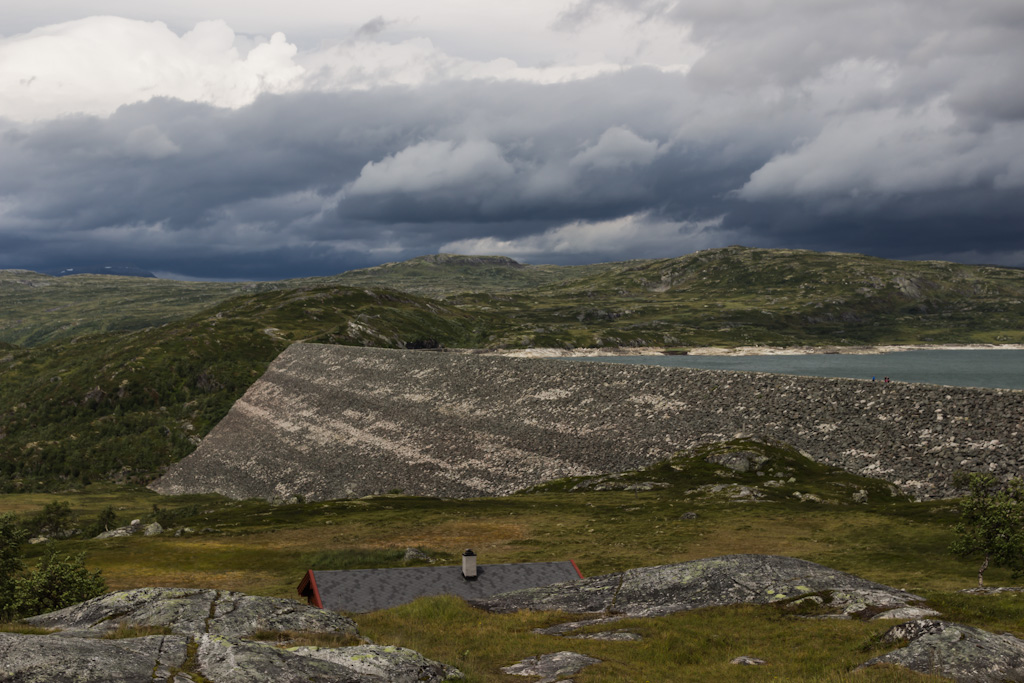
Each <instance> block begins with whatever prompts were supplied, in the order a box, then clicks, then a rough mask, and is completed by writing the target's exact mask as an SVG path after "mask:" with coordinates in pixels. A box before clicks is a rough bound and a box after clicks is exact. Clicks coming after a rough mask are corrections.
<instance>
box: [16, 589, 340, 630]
mask: <svg viewBox="0 0 1024 683" xmlns="http://www.w3.org/2000/svg"><path fill="white" fill-rule="evenodd" d="M25 621H27V622H28V623H29V624H32V625H33V626H41V627H43V628H58V629H61V631H62V632H63V633H64V634H65V635H82V636H101V635H103V634H105V633H108V632H110V631H114V630H116V629H117V628H118V626H119V625H120V624H122V623H126V624H132V625H135V626H157V627H165V628H168V629H170V631H171V633H180V634H185V635H188V634H193V633H211V634H218V635H224V636H237V637H245V636H247V635H249V634H250V633H253V632H255V631H319V632H331V633H343V634H349V635H353V636H354V635H355V634H356V625H355V623H354V622H353V621H352V620H351V619H349V618H347V617H343V616H341V615H340V614H337V613H335V612H328V611H327V610H322V609H317V608H315V607H310V606H308V605H304V604H302V603H300V602H296V601H295V600H286V599H284V598H266V597H259V596H255V595H246V594H244V593H235V592H231V591H218V590H212V589H200V588H136V589H134V590H126V591H118V592H116V593H109V594H107V595H101V596H100V597H98V598H93V599H92V600H86V601H85V602H80V603H78V604H77V605H72V606H71V607H65V608H64V609H61V610H57V611H55V612H49V613H47V614H41V615H39V616H36V617H29V618H28V619H26V620H25Z"/></svg>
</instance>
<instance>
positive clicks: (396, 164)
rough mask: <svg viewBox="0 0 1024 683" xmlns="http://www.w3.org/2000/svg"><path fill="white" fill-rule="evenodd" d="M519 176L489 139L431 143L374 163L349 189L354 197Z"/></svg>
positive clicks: (365, 167)
mask: <svg viewBox="0 0 1024 683" xmlns="http://www.w3.org/2000/svg"><path fill="white" fill-rule="evenodd" d="M514 173H515V169H514V168H513V167H512V165H511V164H510V163H509V162H508V161H506V160H505V157H504V156H503V155H502V153H501V149H500V148H499V147H498V146H497V145H495V144H494V143H493V142H489V141H487V140H468V141H466V142H462V143H455V142H453V141H451V140H430V141H427V142H421V143H419V144H418V145H413V146H412V147H407V148H405V149H403V150H402V151H401V152H398V153H397V154H394V155H392V156H389V157H386V158H384V159H381V160H380V161H377V162H372V161H371V162H370V163H368V164H366V166H364V167H363V170H362V171H361V172H360V174H359V177H358V178H357V179H356V180H355V182H353V183H352V185H351V186H350V187H349V188H348V194H350V195H372V194H386V193H391V192H407V193H414V192H427V191H432V190H440V189H445V188H452V189H458V188H459V186H460V185H462V184H467V183H474V184H476V183H479V182H480V181H481V180H493V181H500V180H504V179H507V178H509V177H511V176H512V175H513V174H514Z"/></svg>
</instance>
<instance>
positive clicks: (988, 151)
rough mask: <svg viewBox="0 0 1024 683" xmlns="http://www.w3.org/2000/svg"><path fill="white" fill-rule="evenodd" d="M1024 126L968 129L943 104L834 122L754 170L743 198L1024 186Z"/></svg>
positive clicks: (855, 196)
mask: <svg viewBox="0 0 1024 683" xmlns="http://www.w3.org/2000/svg"><path fill="white" fill-rule="evenodd" d="M1022 155H1024V123H1016V124H1014V123H1000V124H994V125H992V126H991V127H988V128H987V129H985V130H981V131H979V130H973V129H971V128H968V127H965V126H963V125H962V124H961V123H960V121H959V120H958V119H957V117H956V115H955V114H954V112H953V111H952V110H951V109H950V108H949V107H948V106H946V103H945V102H944V101H941V100H940V101H936V102H933V103H931V104H929V105H928V106H925V107H921V108H917V109H912V110H908V109H905V108H886V109H881V110H877V111H862V112H857V113H853V114H850V115H848V116H845V117H841V118H836V119H833V120H830V121H829V122H828V123H827V124H826V125H825V127H824V128H823V129H822V131H821V132H820V133H819V134H818V135H817V136H816V137H814V138H813V139H811V140H809V141H808V142H806V143H805V144H803V145H800V146H799V147H798V148H797V149H796V150H794V151H793V152H790V153H786V154H781V155H778V156H776V157H774V158H773V159H771V160H770V161H768V163H766V164H765V165H764V166H762V167H761V168H760V169H758V170H757V171H755V172H754V173H753V174H752V175H751V176H750V180H749V181H748V182H747V183H746V184H745V185H744V186H743V187H742V188H741V189H740V190H739V192H738V193H737V194H738V196H739V197H742V198H743V199H754V200H756V199H768V198H778V197H820V196H836V195H838V196H847V197H850V198H852V199H861V198H867V197H870V196H871V195H878V196H888V195H896V194H902V193H917V192H932V191H937V190H942V189H962V188H967V187H971V186H975V185H987V186H990V187H991V186H996V187H1000V188H1007V187H1012V186H1015V185H1020V184H1021V183H1022V181H1024V174H1022V173H1021V170H1022V168H1021V164H1020V162H1019V159H1020V158H1021V156H1022Z"/></svg>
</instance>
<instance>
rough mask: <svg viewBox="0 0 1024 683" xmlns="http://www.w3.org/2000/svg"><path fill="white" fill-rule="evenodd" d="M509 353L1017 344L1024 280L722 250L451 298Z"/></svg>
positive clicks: (851, 257)
mask: <svg viewBox="0 0 1024 683" xmlns="http://www.w3.org/2000/svg"><path fill="white" fill-rule="evenodd" d="M449 301H450V302H451V303H457V304H459V305H460V307H461V308H463V309H465V310H476V311H495V310H500V311H501V312H502V314H503V317H504V320H505V327H504V328H503V329H502V330H501V331H500V334H498V335H497V336H496V337H495V342H494V343H498V344H506V345H510V346H524V345H527V346H528V345H536V346H545V345H547V346H561V345H565V344H571V345H575V346H615V345H621V346H691V345H706V344H723V345H736V344H772V345H795V344H812V345H821V344H877V343H909V344H914V343H971V342H988V343H1009V342H1015V343H1020V342H1024V271H1022V270H1018V269H1012V268H997V267H992V266H967V265H960V264H954V263H945V262H937V261H891V260H886V259H880V258H873V257H868V256H861V255H857V254H835V253H818V252H810V251H794V250H768V249H748V248H744V247H728V248H725V249H713V250H708V251H704V252H698V253H696V254H691V255H689V256H683V257H679V258H672V259H660V260H655V261H636V262H631V263H626V264H617V267H615V268H614V269H612V270H609V271H606V272H603V273H600V274H597V275H593V276H589V277H584V278H580V279H577V280H574V281H570V282H567V283H564V284H562V285H558V286H548V287H541V288H537V289H534V290H528V291H523V292H519V293H516V294H514V295H507V296H498V295H492V294H480V295H469V296H462V297H454V298H450V299H449Z"/></svg>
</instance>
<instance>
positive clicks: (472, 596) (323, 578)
mask: <svg viewBox="0 0 1024 683" xmlns="http://www.w3.org/2000/svg"><path fill="white" fill-rule="evenodd" d="M582 578H583V574H582V573H581V572H580V570H579V567H577V566H576V563H575V562H573V561H572V560H568V561H566V562H519V563H513V564H484V565H478V564H477V563H476V554H475V553H473V551H472V550H467V551H466V552H465V553H463V556H462V565H461V566H459V565H455V566H445V567H398V568H394V569H352V570H346V571H331V570H320V569H315V570H314V569H310V570H307V571H306V575H305V576H304V577H303V578H302V581H301V582H300V583H299V587H298V591H299V595H301V596H302V597H304V598H306V600H307V602H308V603H309V604H310V605H313V606H314V607H319V608H321V609H327V610H332V611H340V612H353V613H362V612H374V611H376V610H379V609H387V608H389V607H396V606H398V605H404V604H405V603H407V602H412V601H413V600H415V599H416V598H420V597H424V596H427V595H456V596H458V597H460V598H463V599H465V600H479V599H482V598H487V597H490V596H492V595H497V594H499V593H508V592H509V591H515V590H522V589H524V588H540V587H542V586H550V585H551V584H555V583H564V582H566V581H578V580H579V579H582Z"/></svg>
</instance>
